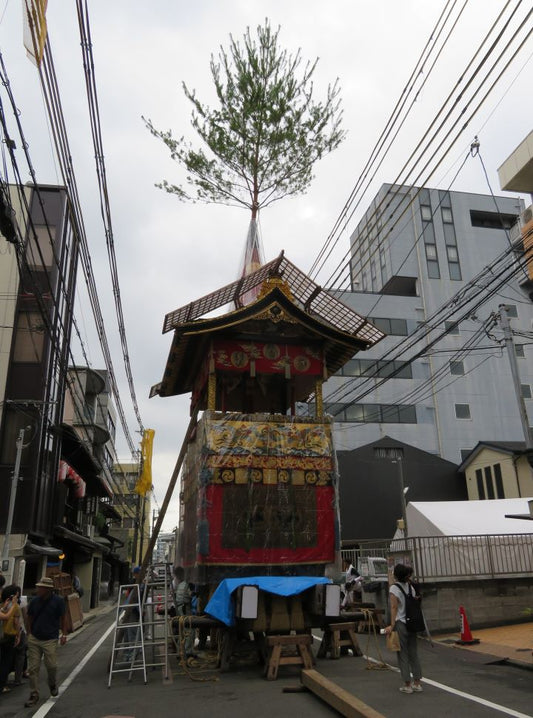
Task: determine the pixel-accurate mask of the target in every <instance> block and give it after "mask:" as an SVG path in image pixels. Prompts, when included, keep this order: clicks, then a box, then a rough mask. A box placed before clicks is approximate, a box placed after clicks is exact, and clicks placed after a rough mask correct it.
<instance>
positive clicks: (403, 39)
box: [0, 0, 533, 530]
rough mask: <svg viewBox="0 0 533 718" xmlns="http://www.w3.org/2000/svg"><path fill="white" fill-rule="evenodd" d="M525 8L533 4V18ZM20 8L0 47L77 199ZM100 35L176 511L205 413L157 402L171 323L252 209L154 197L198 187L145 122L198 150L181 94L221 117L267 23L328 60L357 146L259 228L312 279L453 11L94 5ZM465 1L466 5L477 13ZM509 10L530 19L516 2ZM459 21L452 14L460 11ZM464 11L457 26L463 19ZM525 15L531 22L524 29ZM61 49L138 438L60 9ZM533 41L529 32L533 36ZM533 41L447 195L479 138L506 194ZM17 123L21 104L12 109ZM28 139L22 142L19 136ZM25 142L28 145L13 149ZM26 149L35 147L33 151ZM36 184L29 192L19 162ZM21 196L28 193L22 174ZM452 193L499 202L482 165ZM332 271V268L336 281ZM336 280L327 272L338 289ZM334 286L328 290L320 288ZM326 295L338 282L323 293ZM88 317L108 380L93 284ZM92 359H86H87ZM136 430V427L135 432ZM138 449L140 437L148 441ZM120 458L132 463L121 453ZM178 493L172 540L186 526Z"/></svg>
mask: <svg viewBox="0 0 533 718" xmlns="http://www.w3.org/2000/svg"><path fill="white" fill-rule="evenodd" d="M525 4H526V5H527V3H525ZM21 5H22V3H21V1H20V0H5V1H4V2H2V3H1V5H0V13H1V14H0V49H1V52H2V57H3V61H4V64H5V67H6V72H7V75H8V77H9V80H10V83H11V87H12V91H13V94H14V96H15V100H16V103H17V106H18V108H19V111H20V120H21V123H22V127H23V128H24V132H25V135H26V140H27V142H28V144H29V152H30V155H31V159H32V163H33V166H34V168H35V170H36V174H37V179H38V181H39V182H42V183H49V184H57V183H61V178H60V176H59V175H58V170H57V165H56V162H55V160H54V153H53V150H52V142H51V138H50V133H49V129H48V123H47V119H46V112H45V108H44V106H43V101H42V97H41V91H40V87H39V81H38V76H37V71H36V69H35V67H34V66H33V65H32V64H31V63H30V62H29V60H28V59H27V58H26V56H25V52H24V50H23V47H22V8H21ZM88 5H89V13H90V22H91V36H92V43H93V53H94V61H95V74H96V82H97V87H98V97H99V107H100V119H101V123H102V133H103V142H104V150H105V160H106V168H107V179H108V184H109V191H110V202H111V211H112V221H113V230H114V240H115V250H116V254H117V261H118V271H119V277H120V284H121V294H122V302H123V308H124V316H125V323H126V330H127V335H128V343H129V349H130V359H131V365H132V370H133V375H134V380H135V385H136V391H137V397H138V401H139V407H140V412H141V416H142V419H143V423H144V425H145V426H146V427H151V428H153V429H155V443H154V460H153V478H154V487H155V496H156V500H157V502H158V504H159V505H160V504H161V503H162V500H163V497H164V494H165V491H166V488H167V485H168V481H169V478H170V475H171V473H172V469H173V467H174V464H175V461H176V458H177V455H178V452H179V449H180V446H181V442H182V438H183V435H184V431H185V428H186V425H187V423H188V412H189V397H188V396H186V397H173V398H166V399H161V398H159V397H156V398H154V399H151V400H149V399H148V393H149V390H150V387H151V385H152V384H154V383H156V382H158V381H159V380H160V379H161V376H162V372H163V368H164V366H165V362H166V358H167V354H168V349H169V347H170V341H171V337H170V335H162V333H161V327H162V322H163V318H164V315H165V314H166V313H167V312H169V311H172V310H174V309H176V308H177V307H180V306H182V305H183V304H186V303H188V302H189V301H191V300H194V299H196V298H199V297H200V296H202V295H203V294H206V293H208V292H210V291H213V290H214V289H216V288H218V287H220V286H222V285H224V284H227V283H228V282H231V281H233V279H235V278H236V274H237V270H238V265H239V262H240V258H241V254H242V250H243V244H244V241H245V237H246V230H247V225H248V215H247V213H246V211H243V210H238V209H232V208H224V207H215V206H204V205H186V204H182V203H180V202H178V201H177V199H175V198H174V197H172V196H170V195H167V194H165V193H163V192H161V191H160V190H158V189H156V188H155V187H154V183H155V182H158V181H160V180H161V179H163V178H165V179H168V180H169V181H171V182H179V181H181V180H183V177H184V176H183V173H182V171H181V170H180V168H179V167H178V166H177V165H175V164H174V163H173V162H172V161H171V160H170V158H169V157H168V153H167V150H166V148H165V147H164V146H163V144H162V143H161V142H159V141H158V140H156V139H155V138H154V137H152V136H151V135H150V134H149V132H148V131H147V130H146V128H145V126H144V123H143V121H142V119H141V115H144V116H146V117H149V118H151V119H152V120H153V122H154V124H155V125H156V126H157V127H160V128H161V129H168V128H172V129H173V132H174V134H175V135H176V136H181V135H186V136H189V137H190V138H191V139H193V140H194V134H193V131H192V130H191V129H190V106H189V103H188V101H187V100H186V99H185V97H184V95H183V92H182V90H181V82H182V81H183V80H184V81H185V82H186V83H187V85H188V86H189V87H190V88H195V89H196V90H197V92H198V95H199V97H200V98H201V99H202V100H204V101H207V102H210V101H211V100H212V98H213V90H212V84H211V77H210V72H209V59H210V55H211V53H215V54H216V53H217V52H218V48H219V46H220V45H221V44H223V45H227V40H228V35H229V33H233V35H234V36H236V37H239V36H241V35H242V34H243V33H244V31H245V30H246V27H247V26H251V27H256V26H257V25H258V24H259V23H261V22H263V20H264V18H265V17H268V18H269V19H270V21H271V23H272V25H274V26H277V25H280V26H281V33H280V41H281V43H282V45H284V46H285V47H287V48H288V49H289V50H291V51H296V50H297V49H298V48H299V47H300V48H301V50H302V55H303V57H304V58H306V59H307V58H309V59H314V58H315V57H317V56H318V57H319V58H320V62H319V65H318V68H317V71H316V75H315V80H316V82H315V87H316V92H317V96H320V95H321V94H322V93H323V92H324V91H325V89H326V87H327V84H328V82H332V81H334V80H335V78H337V77H338V78H339V82H340V86H341V96H342V101H343V108H344V127H345V129H346V130H347V131H348V136H347V139H346V140H345V142H344V143H343V145H341V147H340V148H339V149H338V150H337V151H336V152H335V153H333V154H331V155H330V156H328V157H327V158H326V159H324V160H323V161H322V162H321V163H319V164H318V165H316V168H315V170H316V171H315V175H316V178H315V180H314V182H313V185H312V187H311V189H310V191H309V192H308V193H307V194H306V195H305V196H302V197H299V198H293V199H287V200H284V201H283V202H280V203H279V204H277V205H274V206H273V207H272V208H269V209H267V210H266V211H265V212H264V214H263V215H262V216H261V229H262V237H263V244H264V248H265V255H266V258H267V259H271V258H273V257H275V256H277V255H278V254H279V252H280V251H281V250H282V249H284V250H285V252H286V255H287V256H288V258H289V259H290V260H291V261H292V262H294V263H295V264H296V265H298V266H299V267H300V268H301V269H302V270H304V271H307V270H308V269H309V268H310V266H311V265H312V263H313V261H314V259H315V258H316V256H317V254H318V252H319V251H320V248H321V247H322V245H323V244H324V242H325V240H326V238H327V236H328V234H329V232H330V230H331V229H332V227H333V225H334V223H335V220H336V219H337V217H338V215H339V212H340V211H341V209H342V207H343V206H344V204H345V202H346V200H347V199H348V196H349V194H350V192H351V190H352V188H353V187H354V185H355V182H356V181H357V178H358V177H359V174H360V172H361V170H362V169H363V167H364V164H365V162H366V160H367V159H368V157H369V155H370V152H371V151H372V148H373V146H374V144H375V142H376V140H377V138H378V136H379V134H380V132H381V130H382V129H383V127H384V126H385V123H386V121H387V119H388V117H389V115H390V113H391V111H392V109H393V108H394V106H395V104H396V101H397V99H398V97H399V95H400V93H401V91H402V89H403V87H404V85H405V83H406V82H407V79H408V77H409V76H410V74H411V71H412V69H413V67H414V66H415V63H416V61H417V59H418V57H419V55H420V53H421V52H422V50H423V48H424V46H425V45H426V42H427V40H428V38H429V36H430V33H431V29H432V28H433V26H434V25H435V23H436V21H437V18H438V17H439V15H440V14H441V12H442V10H443V9H444V7H445V5H446V3H445V0H433V1H432V2H428V1H427V0H402V2H398V1H397V0H379V2H378V1H376V2H372V3H371V2H366V3H364V2H361V1H360V0H359V1H356V0H337V1H336V2H331V3H325V2H322V1H320V2H319V1H318V0H290V2H287V0H263V2H261V3H259V2H256V1H254V0H240V1H239V0H195V2H191V1H190V0H188V1H187V2H185V1H184V0H150V2H145V1H141V0H111V1H110V0H89V2H88ZM462 5H463V2H461V3H458V4H457V7H459V6H462ZM511 5H513V6H514V5H520V3H519V2H518V1H517V0H515V2H513V3H511ZM504 6H505V2H503V0H470V2H467V3H466V7H465V9H464V11H463V13H462V16H461V18H460V20H459V21H458V24H457V28H456V30H455V31H454V33H453V35H452V37H451V38H450V41H449V43H448V45H447V47H446V48H445V50H444V52H443V53H442V55H441V57H440V58H439V61H438V64H437V66H436V67H435V70H434V73H433V74H432V76H431V78H430V81H428V83H427V85H426V86H425V87H424V90H423V91H422V93H421V94H420V95H419V97H418V99H417V102H416V103H415V105H414V107H413V110H412V112H411V114H410V117H409V120H408V121H407V122H406V124H405V125H404V127H403V128H402V131H401V133H400V135H399V136H398V138H397V141H396V142H395V143H394V145H393V147H392V148H391V151H390V152H389V153H388V155H387V157H386V159H385V161H384V162H383V164H382V165H381V167H380V169H379V170H378V172H377V173H376V176H375V178H374V180H373V182H372V184H371V187H370V188H369V190H368V192H367V194H366V196H365V198H364V201H363V202H362V203H361V206H360V209H359V211H358V212H356V214H355V215H354V217H353V220H352V222H351V223H350V225H349V226H348V228H347V231H346V232H345V233H344V235H343V236H342V237H341V241H340V243H339V254H338V255H337V256H340V254H341V253H342V254H343V253H344V252H346V250H347V248H348V236H349V232H350V231H351V230H353V228H354V227H355V224H356V223H357V220H358V219H359V217H360V216H361V214H362V213H363V211H364V210H365V209H366V206H367V204H368V202H369V201H370V200H371V199H372V197H373V196H374V194H375V191H376V190H377V188H378V187H379V186H380V185H381V184H382V183H384V182H391V181H393V180H394V178H395V177H396V176H397V174H398V172H399V171H400V169H401V167H402V165H403V163H404V162H405V160H406V159H407V158H408V157H409V155H410V154H411V151H412V150H413V149H414V148H415V146H416V144H417V142H418V141H419V139H420V137H421V136H422V134H423V132H424V131H425V129H426V127H427V126H428V125H429V123H430V121H431V119H432V118H433V117H434V116H435V113H436V109H437V108H438V107H439V106H440V105H441V103H442V102H443V100H444V98H445V97H446V96H447V95H448V93H449V92H450V91H451V89H452V87H453V86H454V85H455V83H456V82H457V80H458V79H459V76H460V74H461V72H462V71H463V70H464V68H465V67H466V66H467V64H468V61H469V59H470V58H471V56H472V55H473V53H474V50H475V49H476V48H477V46H478V44H479V42H480V40H481V39H482V38H483V37H484V35H485V34H486V32H487V31H488V29H489V27H490V25H491V24H492V22H493V21H494V19H495V18H496V16H497V14H498V13H499V12H500V11H501V10H502V9H503V8H504ZM450 7H451V3H450ZM457 12H458V10H456V11H455V15H457ZM525 12H526V11H525V10H523V9H522V8H519V11H518V15H519V16H520V17H524V15H525ZM47 17H48V26H49V38H50V43H51V48H52V53H53V57H54V62H55V68H56V73H57V76H58V82H59V87H60V91H61V99H62V103H63V109H64V113H65V117H66V124H67V130H68V133H69V141H70V146H71V151H72V157H73V163H74V168H75V172H76V177H77V182H78V187H79V190H80V196H81V199H82V205H83V211H84V217H85V223H86V227H87V233H88V238H89V245H90V248H91V252H92V257H93V263H94V268H95V275H96V283H97V286H98V290H99V295H100V302H101V305H102V310H103V313H104V317H105V319H106V329H107V332H108V338H109V342H110V345H111V347H112V351H113V358H114V365H115V370H116V374H117V377H118V380H119V384H120V389H121V397H122V402H123V405H124V407H125V411H126V415H127V417H128V420H129V425H130V431H131V432H132V433H133V432H134V431H135V430H136V429H137V426H136V421H135V416H134V412H133V408H132V405H131V401H130V400H129V392H128V388H127V383H126V379H125V372H124V369H123V364H122V361H121V354H120V342H119V338H118V331H117V330H116V320H115V313H114V304H113V298H112V294H111V290H110V279H109V269H108V267H107V253H106V248H105V236H104V231H103V227H102V223H101V218H100V209H99V204H98V198H97V184H96V175H95V170H94V153H93V150H92V143H91V135H90V126H89V119H88V112H87V100H86V95H85V85H84V77H83V66H82V60H81V51H80V41H79V30H78V21H77V15H76V3H74V2H73V1H71V2H65V1H64V0H49V7H48V15H47ZM529 26H530V27H531V21H529ZM532 50H533V47H532V43H531V41H529V42H528V43H526V45H525V46H524V48H523V49H522V50H521V51H520V53H519V55H518V56H517V58H516V60H515V61H514V62H513V63H512V64H511V65H510V67H509V68H508V70H507V71H506V73H505V75H504V77H503V78H502V80H501V81H500V82H499V83H498V84H497V86H496V88H495V89H494V92H493V93H492V94H491V96H490V98H489V99H488V101H487V102H486V104H485V105H484V107H483V108H482V110H481V111H480V113H479V114H478V115H477V116H476V117H475V118H474V120H473V121H472V123H471V124H470V126H469V127H468V128H467V129H466V130H465V131H464V133H463V135H462V136H461V138H460V139H459V141H458V143H457V144H456V146H455V148H454V149H453V150H452V152H451V153H450V155H449V157H448V158H447V159H446V160H445V161H444V163H443V164H442V165H441V166H440V168H439V169H438V170H437V172H436V173H435V175H434V176H433V177H432V178H431V181H430V183H429V184H430V186H434V187H442V188H446V187H447V186H448V184H449V182H450V180H451V177H452V175H453V173H454V171H455V169H456V168H457V166H458V161H459V160H460V159H462V158H463V157H464V156H465V153H466V152H467V151H468V148H469V146H470V143H471V141H472V139H473V137H474V135H476V134H477V135H479V139H480V142H481V152H482V156H483V160H484V162H485V165H486V167H487V170H488V174H489V179H490V182H491V184H492V187H493V189H494V190H495V191H497V192H498V191H499V185H498V179H497V172H496V170H497V168H498V166H500V165H501V163H502V162H503V161H504V160H505V158H506V157H507V156H508V155H509V153H510V152H511V151H512V150H513V149H514V148H515V147H516V145H517V144H518V143H519V142H520V141H522V140H523V139H524V137H525V136H526V135H527V134H528V133H529V132H530V131H531V109H532V107H531V78H532V76H533V71H532V68H533V62H532V61H531V54H532ZM1 97H2V101H3V102H4V111H5V113H6V115H7V116H8V123H9V124H10V126H11V127H13V126H14V123H13V118H12V116H10V114H9V108H8V107H7V103H6V98H5V93H4V92H2V93H1ZM14 134H15V133H14ZM15 136H16V135H15ZM17 144H18V146H19V148H20V143H17ZM17 153H18V160H19V166H20V168H21V173H22V177H23V180H24V181H28V180H29V179H30V176H29V173H28V169H27V166H26V163H25V160H24V157H23V155H22V152H21V151H20V149H19V150H18V151H17ZM7 179H8V180H12V179H13V178H12V177H11V176H9V175H8V178H7ZM453 189H457V190H465V191H472V192H479V193H487V191H488V187H487V183H486V179H485V177H484V175H483V173H482V169H481V165H480V164H479V162H477V161H474V160H472V161H469V162H468V163H467V165H466V167H465V169H464V170H463V172H462V173H461V174H460V176H459V177H458V178H457V180H456V182H455V184H454V187H453ZM333 268H334V262H333V261H332V262H331V264H330V271H332V270H333ZM326 276H329V274H327V273H326ZM319 279H320V278H319ZM323 281H325V280H323ZM79 287H80V291H79V300H78V302H77V311H76V314H77V317H78V320H79V323H80V325H81V326H82V327H83V329H84V331H85V332H86V344H87V348H88V352H89V357H90V360H91V362H92V366H93V367H94V368H103V366H104V362H103V359H102V355H101V351H100V350H99V347H98V344H97V342H96V341H95V338H94V336H95V335H94V329H93V324H94V323H93V321H92V317H91V312H90V308H89V304H88V302H87V300H86V298H85V292H84V291H83V279H82V276H81V273H80V282H79ZM74 353H75V355H76V357H77V358H79V359H80V361H81V357H82V355H81V351H80V350H79V348H78V347H76V346H74ZM119 431H120V429H119ZM134 436H135V437H136V439H140V437H139V436H138V434H134ZM118 447H119V455H120V457H121V458H122V459H123V460H125V461H127V460H128V458H129V457H128V449H127V444H126V443H125V441H124V440H123V438H121V437H119V439H118ZM177 516H178V515H177V492H176V493H175V496H174V499H173V501H172V503H171V507H170V510H169V511H168V513H167V518H166V520H165V522H164V525H163V528H164V529H165V530H170V529H171V528H172V527H173V526H174V525H176V523H177Z"/></svg>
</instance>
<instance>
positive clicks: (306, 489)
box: [180, 412, 338, 582]
mask: <svg viewBox="0 0 533 718" xmlns="http://www.w3.org/2000/svg"><path fill="white" fill-rule="evenodd" d="M337 486H338V476H337V469H336V461H335V454H334V449H333V445H332V436H331V423H330V421H329V419H327V418H323V419H315V418H312V417H301V416H300V417H292V416H284V415H270V414H237V413H225V414H223V413H215V412H206V413H205V414H204V415H203V417H202V419H201V420H200V422H199V424H198V427H197V431H196V435H195V437H194V440H193V441H192V442H191V444H190V446H189V450H188V453H187V457H186V459H185V462H184V469H183V474H182V491H181V507H180V510H181V516H180V554H181V561H182V562H183V565H184V566H186V567H189V568H191V567H193V566H195V567H197V568H201V567H205V570H203V571H202V572H201V573H202V575H204V576H206V578H208V579H209V582H211V580H215V577H216V580H220V578H223V577H225V576H235V575H239V574H240V575H242V574H243V571H244V574H245V575H246V573H247V571H255V572H256V573H257V572H258V571H259V573H261V572H262V569H264V572H265V573H268V572H271V573H283V572H284V571H285V573H287V572H289V573H291V574H293V575H299V574H300V575H309V574H310V573H311V574H313V575H320V574H321V573H323V566H324V565H326V564H328V563H331V562H333V561H334V558H335V551H336V549H337V548H338V546H337V541H338V512H337V504H338V502H337ZM321 565H322V566H321ZM241 569H242V570H241ZM282 569H284V571H283V570H282ZM196 573H197V572H196ZM197 575H198V573H197ZM248 575H253V573H249V574H248Z"/></svg>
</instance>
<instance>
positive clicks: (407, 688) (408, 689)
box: [400, 686, 413, 693]
mask: <svg viewBox="0 0 533 718" xmlns="http://www.w3.org/2000/svg"><path fill="white" fill-rule="evenodd" d="M412 692H413V689H412V688H411V686H400V693H412Z"/></svg>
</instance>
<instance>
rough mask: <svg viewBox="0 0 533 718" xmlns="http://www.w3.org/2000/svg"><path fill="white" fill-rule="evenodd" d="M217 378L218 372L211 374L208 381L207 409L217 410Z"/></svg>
mask: <svg viewBox="0 0 533 718" xmlns="http://www.w3.org/2000/svg"><path fill="white" fill-rule="evenodd" d="M216 401H217V378H216V374H209V379H208V381H207V410H208V411H216Z"/></svg>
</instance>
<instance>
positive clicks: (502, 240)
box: [324, 185, 533, 463]
mask: <svg viewBox="0 0 533 718" xmlns="http://www.w3.org/2000/svg"><path fill="white" fill-rule="evenodd" d="M410 200H412V202H411V203H410ZM523 210H524V202H523V201H522V200H521V199H519V198H516V197H495V198H493V197H492V196H490V195H480V194H471V193H466V192H453V191H450V192H445V191H441V190H434V189H428V188H422V189H417V188H405V187H399V186H392V185H383V186H382V187H381V189H380V191H379V193H378V194H377V196H376V197H375V198H374V200H373V202H372V204H371V206H370V207H369V208H368V211H367V213H366V214H365V216H364V217H363V218H362V220H361V221H360V223H359V225H358V226H357V228H356V229H355V231H354V232H353V234H352V236H351V238H350V242H351V267H350V282H351V287H350V291H344V292H342V294H341V295H340V296H341V298H342V300H343V301H344V302H345V303H346V304H348V305H349V306H350V307H352V308H354V309H355V310H356V311H357V312H359V313H360V314H361V315H363V316H368V317H369V318H370V319H371V320H372V321H373V323H375V324H376V325H377V326H378V327H379V328H380V329H383V330H384V331H385V332H387V334H388V336H387V337H386V338H385V339H384V340H383V341H381V342H380V343H379V344H378V345H376V346H375V347H374V348H373V349H371V350H369V351H367V352H361V353H359V354H358V355H357V356H356V357H354V359H353V360H352V361H351V362H350V363H349V364H348V365H346V366H345V367H344V369H343V370H342V374H341V375H336V376H334V377H331V378H330V379H329V380H328V382H327V383H326V385H325V392H324V394H325V402H326V410H328V411H329V412H330V413H331V414H333V415H334V416H335V417H336V428H335V432H336V446H337V449H340V450H342V449H354V448H358V447H360V446H364V445H365V444H368V443H370V442H372V441H375V440H377V439H379V438H381V437H383V436H385V435H388V436H392V437H394V438H396V439H398V440H399V441H403V442H405V443H408V444H411V445H413V446H416V447H418V448H420V449H423V450H425V451H428V452H430V453H435V454H438V455H439V456H441V457H442V458H444V459H447V460H448V461H452V462H455V463H460V462H461V460H462V457H464V456H465V455H466V454H467V452H468V451H469V450H471V449H472V448H473V447H474V446H475V445H476V444H477V442H478V441H480V440H498V441H513V440H515V441H521V440H523V438H524V436H523V431H522V424H521V421H520V414H519V408H518V400H517V398H516V394H515V390H514V387H513V383H512V379H511V370H510V363H509V357H508V355H507V352H506V350H505V347H504V343H503V333H502V329H501V322H500V320H499V319H498V318H497V313H498V312H499V306H500V305H502V304H505V305H507V306H508V307H509V309H508V310H507V312H508V315H509V317H510V323H511V327H512V330H513V340H514V342H515V350H516V355H517V363H518V368H519V375H520V382H521V385H522V392H523V396H524V400H525V403H526V409H527V411H528V416H529V420H530V424H533V403H532V400H531V392H532V388H531V387H532V385H533V366H532V359H533V303H532V301H531V299H530V292H531V291H532V287H531V281H530V280H527V277H526V273H525V271H524V270H523V269H522V270H519V271H518V270H517V272H516V273H515V275H514V276H513V277H512V278H511V277H509V275H510V274H511V273H512V270H513V267H514V268H517V264H516V258H517V257H520V250H521V242H520V239H519V237H520V235H519V232H517V231H516V228H513V225H514V224H515V223H516V221H517V219H518V217H519V216H520V214H521V212H523ZM511 246H513V247H514V250H515V251H511ZM506 252H507V255H506V254H505V253H506ZM500 255H501V256H502V257H503V259H502V262H501V263H500V264H498V265H497V266H495V267H494V268H492V269H491V268H490V267H489V265H491V264H492V263H493V260H495V259H496V258H497V257H498V256H500ZM504 269H505V272H504V273H503V274H502V275H501V278H503V279H505V278H506V277H509V279H508V281H505V282H504V283H503V284H502V285H501V286H500V287H499V288H498V287H497V286H496V285H497V283H498V282H499V281H501V279H500V280H499V279H498V276H497V275H498V273H499V272H500V271H502V272H503V271H504ZM475 277H477V280H476V282H475V285H472V284H471V281H472V279H474V278H475ZM462 290H463V295H461V294H460V293H461V291H462ZM492 291H494V293H493V294H492V295H491V296H489V293H490V292H492ZM464 292H469V293H470V294H469V296H471V297H472V302H471V303H470V304H467V305H465V307H460V302H459V303H457V302H455V303H454V302H452V301H451V300H452V299H453V298H454V297H457V296H458V295H459V297H460V298H461V296H464ZM479 300H483V301H482V303H481V304H479V306H476V305H477V303H478V301H479ZM471 307H474V308H473V309H470V308H471ZM441 308H442V309H443V311H442V312H441V313H440V314H439V315H438V316H437V317H436V318H435V319H432V317H434V315H435V313H436V312H437V310H439V309H441ZM463 316H464V318H462V319H461V320H460V321H459V322H458V318H460V317H463ZM491 316H492V320H491ZM428 320H430V324H431V325H432V327H433V328H432V331H431V332H429V334H428V333H427V332H426V331H425V330H424V329H423V328H422V327H423V326H424V323H426V322H428ZM445 331H446V332H447V333H446V334H445V336H443V338H442V339H440V340H438V341H436V342H435V343H434V344H433V345H431V343H432V342H433V340H434V339H435V338H436V337H437V336H438V335H439V334H440V333H443V332H445ZM416 332H418V333H416ZM413 334H414V337H413ZM410 337H411V338H415V339H416V338H418V341H417V342H416V344H413V346H412V347H410V348H408V349H404V351H403V353H401V352H399V351H398V349H396V347H397V346H398V344H399V343H400V342H404V346H405V343H406V342H408V341H409V338H410ZM418 353H420V356H418V358H416V359H415V360H414V361H413V362H412V363H410V364H405V360H406V359H409V358H411V357H412V356H413V355H415V354H418ZM391 373H394V374H395V376H394V378H390V379H389V380H388V381H386V382H383V383H382V382H381V381H380V379H381V377H384V376H387V375H390V374H391ZM370 375H373V376H372V377H370Z"/></svg>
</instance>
